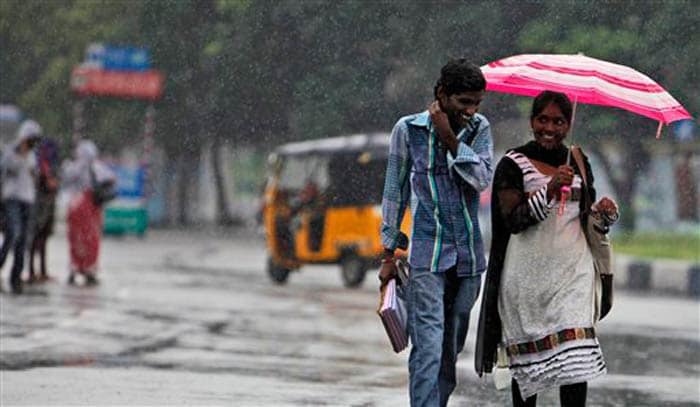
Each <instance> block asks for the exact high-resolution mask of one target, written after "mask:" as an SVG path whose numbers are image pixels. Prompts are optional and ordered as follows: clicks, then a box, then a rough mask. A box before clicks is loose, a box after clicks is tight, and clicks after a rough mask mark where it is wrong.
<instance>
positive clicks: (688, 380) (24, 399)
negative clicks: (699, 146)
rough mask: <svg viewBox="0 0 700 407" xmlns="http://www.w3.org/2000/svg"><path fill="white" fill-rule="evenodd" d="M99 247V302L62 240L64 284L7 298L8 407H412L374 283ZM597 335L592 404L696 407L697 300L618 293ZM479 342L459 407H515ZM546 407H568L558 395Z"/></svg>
mask: <svg viewBox="0 0 700 407" xmlns="http://www.w3.org/2000/svg"><path fill="white" fill-rule="evenodd" d="M103 248H104V252H103V260H102V284H101V285H100V286H99V287H97V288H94V289H90V288H81V287H70V286H67V285H65V284H64V281H65V277H66V274H65V268H66V267H65V265H66V264H67V258H66V243H65V241H64V239H63V238H62V236H61V235H60V232H59V235H57V236H56V237H55V238H54V239H53V240H52V241H51V243H50V250H51V252H50V256H51V264H52V268H53V273H54V275H55V276H56V281H54V282H50V283H48V284H44V285H42V286H37V287H31V288H29V289H28V290H27V295H24V296H20V297H13V296H9V295H7V294H3V295H1V296H0V307H1V308H0V356H1V357H0V368H1V369H2V370H0V393H1V394H0V404H1V405H3V406H6V405H37V404H38V405H79V404H81V405H107V404H111V405H114V404H119V405H175V404H179V405H194V404H197V405H203V404H206V405H212V404H216V405H252V406H255V405H269V406H281V405H290V406H299V405H341V406H349V405H353V406H375V405H376V406H402V405H407V404H408V400H407V395H406V381H407V373H406V368H405V363H406V358H407V352H403V353H402V354H399V355H395V354H394V353H393V352H392V351H391V350H390V347H389V344H388V342H387V339H386V337H385V336H384V333H383V331H382V326H381V324H380V322H379V320H378V317H377V316H376V314H375V312H374V309H375V307H376V303H377V292H376V285H375V282H374V277H373V276H371V277H370V276H368V279H367V281H366V282H365V285H364V287H363V288H361V289H359V290H347V289H344V288H343V287H342V284H341V280H340V276H339V273H338V271H337V270H336V269H335V268H333V267H329V266H322V267H308V268H306V269H304V270H303V271H302V272H300V273H296V274H293V275H291V277H290V282H289V284H288V285H286V286H276V285H273V284H271V283H270V282H269V280H268V278H267V276H266V275H265V274H264V271H263V264H264V260H265V253H264V246H263V244H262V241H261V240H260V238H259V237H258V236H256V235H255V234H252V233H250V232H241V233H239V234H237V235H235V236H231V235H222V234H217V233H205V232H195V233H185V232H167V233H166V232H154V233H151V234H150V235H149V236H148V237H147V238H146V239H145V240H139V239H137V238H131V237H127V238H123V239H107V240H105V243H104V247H103ZM6 268H7V267H6ZM6 273H7V272H6V271H5V274H4V275H3V278H6ZM477 307H478V305H477ZM472 322H473V325H474V324H475V322H476V317H475V315H474V314H473V315H472ZM472 328H473V327H472ZM599 330H600V335H601V341H602V346H603V350H604V352H605V355H606V359H607V362H608V369H609V374H608V375H607V376H605V377H604V378H602V379H599V380H596V381H593V382H591V383H590V387H589V405H591V406H598V405H600V406H656V405H664V406H697V405H700V390H698V388H699V385H700V308H699V303H698V302H697V301H691V300H687V299H672V298H668V297H643V296H637V295H632V294H630V293H618V295H617V297H616V304H615V308H614V310H613V314H612V315H611V317H609V319H606V321H604V322H603V323H602V324H601V326H600V329H599ZM473 331H474V329H472V331H471V332H470V335H469V338H468V345H467V351H466V352H464V353H463V354H462V357H461V360H460V362H459V381H460V383H459V385H458V388H457V390H456V394H455V395H454V397H453V399H452V402H451V405H454V406H461V405H486V406H501V405H509V401H508V400H509V397H510V396H509V392H497V391H496V390H495V388H494V386H493V384H492V381H491V379H490V378H487V379H479V378H478V377H477V376H476V375H475V374H474V372H473V369H472V359H473V354H472V353H471V351H472V350H473V341H474V335H473ZM540 405H545V406H546V405H558V402H557V394H556V392H551V393H545V394H542V395H541V396H540Z"/></svg>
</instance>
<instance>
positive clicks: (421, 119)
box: [409, 110, 479, 138]
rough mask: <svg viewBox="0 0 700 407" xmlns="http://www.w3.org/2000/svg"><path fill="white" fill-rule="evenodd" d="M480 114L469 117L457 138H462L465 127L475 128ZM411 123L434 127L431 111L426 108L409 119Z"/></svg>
mask: <svg viewBox="0 0 700 407" xmlns="http://www.w3.org/2000/svg"><path fill="white" fill-rule="evenodd" d="M478 115H479V114H478V113H477V114H475V115H474V116H472V117H471V118H470V119H469V122H467V125H466V126H465V127H463V128H462V129H461V130H460V131H459V134H458V135H457V138H460V137H461V136H462V134H463V133H464V130H465V129H468V128H473V126H474V124H475V123H476V122H477V120H478V117H477V116H478ZM409 124H410V125H412V126H418V127H425V128H428V129H430V128H431V127H432V123H431V121H430V112H429V111H427V110H425V111H423V112H421V113H417V114H416V115H415V116H414V117H413V119H411V121H409Z"/></svg>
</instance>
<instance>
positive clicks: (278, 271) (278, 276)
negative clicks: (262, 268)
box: [267, 257, 290, 284]
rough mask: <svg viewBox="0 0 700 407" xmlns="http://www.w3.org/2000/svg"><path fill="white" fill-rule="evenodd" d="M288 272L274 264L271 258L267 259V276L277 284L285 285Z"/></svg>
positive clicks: (286, 269)
mask: <svg viewBox="0 0 700 407" xmlns="http://www.w3.org/2000/svg"><path fill="white" fill-rule="evenodd" d="M289 272H290V270H289V269H288V268H286V267H282V266H280V265H279V264H277V263H275V261H274V260H272V258H271V257H268V259H267V275H269V276H270V279H272V281H274V282H275V283H277V284H285V283H286V282H287V279H288V278H289Z"/></svg>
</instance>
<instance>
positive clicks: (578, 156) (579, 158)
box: [571, 145, 593, 212]
mask: <svg viewBox="0 0 700 407" xmlns="http://www.w3.org/2000/svg"><path fill="white" fill-rule="evenodd" d="M571 156H572V157H574V161H576V166H577V167H578V170H579V172H580V173H581V180H582V181H583V193H582V201H583V203H584V204H585V205H586V206H585V211H586V212H588V211H589V210H590V207H591V205H592V204H593V202H591V195H590V194H589V193H588V176H587V174H586V165H585V163H584V162H583V154H582V153H581V147H579V146H576V145H572V146H571Z"/></svg>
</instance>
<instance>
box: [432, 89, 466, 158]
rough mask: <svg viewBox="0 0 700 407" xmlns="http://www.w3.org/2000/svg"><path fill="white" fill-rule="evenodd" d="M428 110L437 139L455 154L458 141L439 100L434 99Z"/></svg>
mask: <svg viewBox="0 0 700 407" xmlns="http://www.w3.org/2000/svg"><path fill="white" fill-rule="evenodd" d="M428 112H429V113H430V121H431V122H432V123H433V127H434V128H435V133H436V135H437V138H438V140H440V141H441V142H442V143H443V144H445V146H447V148H449V150H450V151H451V152H452V154H457V145H458V143H459V141H458V140H457V136H455V133H454V132H453V131H452V127H451V126H450V119H449V118H448V117H447V113H445V112H443V111H442V109H441V108H440V102H438V101H437V100H434V101H433V103H431V104H430V106H429V107H428Z"/></svg>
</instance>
